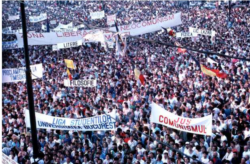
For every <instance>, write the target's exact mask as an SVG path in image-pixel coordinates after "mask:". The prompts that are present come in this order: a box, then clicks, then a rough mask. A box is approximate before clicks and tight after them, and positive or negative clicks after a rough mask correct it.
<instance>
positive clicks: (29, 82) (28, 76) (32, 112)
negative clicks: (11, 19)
mask: <svg viewBox="0 0 250 164" xmlns="http://www.w3.org/2000/svg"><path fill="white" fill-rule="evenodd" d="M20 8H21V17H22V28H23V47H24V56H25V63H26V84H27V92H28V103H29V114H30V125H31V136H32V145H33V158H34V160H35V159H36V158H37V157H38V153H39V148H38V141H37V132H36V117H35V109H34V99H33V88H32V79H31V69H30V60H29V49H28V39H27V29H26V17H25V7H24V0H22V1H21V2H20Z"/></svg>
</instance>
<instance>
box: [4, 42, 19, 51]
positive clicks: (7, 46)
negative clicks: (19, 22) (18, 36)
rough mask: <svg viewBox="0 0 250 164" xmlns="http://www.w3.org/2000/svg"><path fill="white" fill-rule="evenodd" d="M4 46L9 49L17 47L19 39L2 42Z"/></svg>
mask: <svg viewBox="0 0 250 164" xmlns="http://www.w3.org/2000/svg"><path fill="white" fill-rule="evenodd" d="M2 46H3V47H2V48H3V50H9V49H17V48H18V41H17V40H14V41H9V42H2Z"/></svg>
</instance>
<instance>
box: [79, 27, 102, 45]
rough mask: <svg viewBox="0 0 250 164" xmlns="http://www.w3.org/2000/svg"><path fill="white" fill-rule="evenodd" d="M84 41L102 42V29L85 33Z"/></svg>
mask: <svg viewBox="0 0 250 164" xmlns="http://www.w3.org/2000/svg"><path fill="white" fill-rule="evenodd" d="M84 41H85V42H101V43H104V42H105V36H104V33H103V31H101V30H100V31H95V32H93V33H90V34H87V35H86V36H85V37H84Z"/></svg>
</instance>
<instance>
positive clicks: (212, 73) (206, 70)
mask: <svg viewBox="0 0 250 164" xmlns="http://www.w3.org/2000/svg"><path fill="white" fill-rule="evenodd" d="M201 71H202V72H203V73H204V74H206V75H208V76H212V77H214V76H216V73H215V72H213V71H211V70H209V69H207V68H205V67H204V66H203V65H202V64H201Z"/></svg>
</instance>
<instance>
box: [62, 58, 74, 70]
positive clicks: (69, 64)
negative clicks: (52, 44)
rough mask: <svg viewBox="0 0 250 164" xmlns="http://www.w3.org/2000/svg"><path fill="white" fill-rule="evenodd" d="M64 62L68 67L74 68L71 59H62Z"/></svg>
mask: <svg viewBox="0 0 250 164" xmlns="http://www.w3.org/2000/svg"><path fill="white" fill-rule="evenodd" d="M64 62H65V64H66V66H67V67H68V68H71V69H75V66H74V62H73V60H69V59H64Z"/></svg>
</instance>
